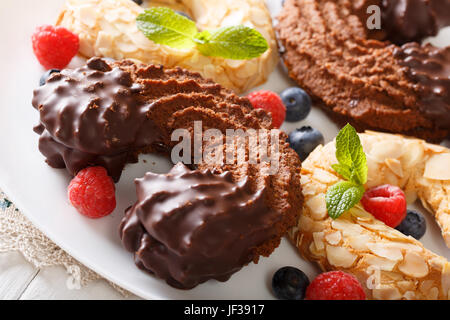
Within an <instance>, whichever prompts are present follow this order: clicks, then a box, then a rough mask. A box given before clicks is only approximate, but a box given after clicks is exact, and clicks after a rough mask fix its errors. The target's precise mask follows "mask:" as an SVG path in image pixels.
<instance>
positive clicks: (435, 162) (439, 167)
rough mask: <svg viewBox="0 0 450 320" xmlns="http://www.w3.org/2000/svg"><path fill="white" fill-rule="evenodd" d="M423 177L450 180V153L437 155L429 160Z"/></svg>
mask: <svg viewBox="0 0 450 320" xmlns="http://www.w3.org/2000/svg"><path fill="white" fill-rule="evenodd" d="M423 176H424V177H425V178H427V179H433V180H450V153H442V154H436V155H434V156H432V157H431V158H430V159H428V161H427V163H426V165H425V173H424V174H423Z"/></svg>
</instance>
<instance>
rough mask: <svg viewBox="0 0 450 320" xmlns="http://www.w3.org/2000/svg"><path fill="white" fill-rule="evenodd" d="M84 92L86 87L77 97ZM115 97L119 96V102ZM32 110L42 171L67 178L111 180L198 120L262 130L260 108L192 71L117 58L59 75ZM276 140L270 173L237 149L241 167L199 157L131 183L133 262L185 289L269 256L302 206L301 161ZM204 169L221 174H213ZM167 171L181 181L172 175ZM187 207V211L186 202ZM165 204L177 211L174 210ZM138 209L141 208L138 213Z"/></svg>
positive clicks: (282, 139)
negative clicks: (190, 166)
mask: <svg viewBox="0 0 450 320" xmlns="http://www.w3.org/2000/svg"><path fill="white" fill-rule="evenodd" d="M92 74H93V75H94V76H92ZM53 77H56V78H53ZM84 77H86V78H87V79H84ZM95 79H100V80H95ZM122 79H125V80H126V81H122ZM129 79H131V81H128V80H129ZM60 87H62V88H63V90H61V89H59V88H60ZM86 87H94V89H95V90H91V89H88V90H87V91H86V90H85V89H84V88H86ZM121 91H123V92H124V93H126V94H124V95H123V96H122V95H121V94H120V92H121ZM68 92H69V93H68ZM86 92H87V93H86ZM91 93H92V96H90V94H91ZM127 97H129V98H127ZM90 101H96V103H97V104H99V106H97V107H95V108H94V109H96V110H94V111H91V110H89V106H90V105H93V104H91V103H90ZM33 104H34V106H35V108H37V109H38V110H39V112H40V114H41V117H40V124H39V125H38V126H36V127H35V132H36V133H38V134H40V146H39V147H40V150H41V151H42V153H43V154H44V155H45V156H46V157H47V162H48V163H49V164H50V165H52V166H53V167H57V168H64V167H66V168H67V170H68V171H69V172H70V173H71V174H76V173H77V171H78V170H80V169H82V168H84V167H86V166H90V165H100V166H104V167H105V168H106V169H107V170H108V172H109V174H110V175H111V176H112V177H113V178H114V179H115V180H116V181H117V180H118V179H119V177H120V174H121V171H122V169H123V167H124V165H125V164H126V163H127V162H130V161H136V159H137V155H138V154H139V153H148V152H163V153H169V152H170V150H171V148H172V147H173V146H174V145H175V144H177V143H178V141H175V142H173V141H171V139H170V137H171V133H172V132H173V130H175V129H179V128H185V129H187V130H188V131H189V132H192V130H193V125H194V121H197V120H202V121H203V129H204V130H206V129H207V128H215V129H219V130H221V131H222V132H223V133H225V130H226V129H244V130H245V129H246V128H254V129H271V128H272V119H271V117H270V115H268V114H267V113H266V112H265V111H264V110H261V109H258V110H254V109H253V108H252V106H251V103H250V101H249V100H248V99H247V98H243V97H239V96H237V95H236V94H234V93H233V92H232V91H230V90H228V89H225V88H223V87H221V86H220V85H218V84H216V83H214V82H212V81H211V80H207V79H204V78H202V77H201V76H200V75H199V74H198V73H191V72H189V71H187V70H183V69H180V68H175V69H164V68H163V67H162V66H156V65H139V66H138V65H136V64H135V63H133V62H131V61H127V60H123V61H118V62H114V63H113V62H105V61H104V60H103V59H93V60H90V61H89V63H88V65H87V66H86V67H83V68H81V69H77V70H73V71H70V70H64V71H63V72H62V75H61V76H57V75H54V76H52V78H50V79H49V82H48V83H47V84H46V85H44V86H43V87H42V88H40V89H38V90H36V91H35V95H34V98H33ZM112 106H113V107H112ZM112 109H114V110H112ZM66 110H68V111H66ZM117 110H119V112H117ZM120 111H124V112H120ZM64 112H66V113H67V114H68V115H65V113H64ZM86 114H88V115H90V116H89V117H87V116H86ZM106 114H107V115H109V117H106V116H104V115H106ZM124 114H125V116H124ZM121 121H123V123H122V122H121ZM81 123H82V124H84V125H83V126H80V124H81ZM110 128H114V129H113V132H111V131H110V130H111V129H110ZM126 130H129V132H126ZM141 135H142V136H141ZM80 137H82V138H83V139H80ZM114 138H119V139H114ZM286 139H287V136H286V134H285V133H281V134H280V136H279V155H280V158H279V170H278V172H276V173H275V174H273V175H270V174H269V173H268V170H267V169H268V168H267V166H266V163H257V164H252V163H249V162H248V161H246V159H248V158H247V157H248V154H249V147H248V146H247V147H246V150H245V154H243V155H242V154H241V155H239V157H241V160H242V159H243V160H244V161H242V162H239V161H236V162H234V163H231V164H224V165H219V164H217V165H214V166H213V165H212V164H208V162H207V161H204V162H201V163H199V164H197V165H196V169H197V170H201V172H197V173H196V172H193V173H190V172H184V171H186V169H185V168H183V169H182V172H184V173H180V172H178V171H177V170H181V169H174V171H173V172H172V178H170V177H169V176H167V177H166V176H158V175H151V174H150V175H147V176H146V177H145V178H143V179H142V181H141V182H138V183H137V188H138V191H139V195H138V198H139V199H140V200H139V201H138V203H136V205H135V206H133V208H132V209H129V210H127V215H126V218H125V219H124V222H123V223H122V227H121V236H122V237H123V243H124V245H125V247H126V248H127V249H128V250H130V251H132V252H135V262H136V264H137V266H138V267H139V268H142V269H144V270H146V271H149V272H153V271H154V272H155V273H156V274H157V275H159V276H161V277H163V278H165V279H167V281H168V282H169V283H170V284H172V285H174V286H177V287H185V288H187V287H192V286H195V285H196V284H198V283H200V282H203V281H206V280H207V279H210V278H214V279H218V280H226V279H227V278H228V277H229V276H230V275H231V274H232V273H233V272H235V271H237V270H238V269H239V268H241V267H242V266H243V265H245V264H247V263H248V262H250V261H255V262H256V261H257V259H258V257H259V256H269V255H270V254H271V253H272V252H273V250H274V249H275V248H276V247H277V246H278V245H279V243H280V239H281V237H282V236H283V235H284V234H285V233H286V232H287V230H288V229H289V228H291V227H292V226H293V225H295V224H296V222H297V219H298V215H299V213H300V212H301V207H302V204H303V198H302V193H301V185H300V169H301V162H300V160H299V158H298V156H297V154H296V153H295V151H293V150H292V149H291V148H290V147H289V144H288V143H287V142H286ZM97 144H98V146H97ZM206 144H207V143H205V145H206ZM201 147H204V146H201ZM236 152H237V151H236ZM204 170H214V172H217V173H218V174H219V173H221V172H222V173H223V172H225V171H228V172H229V173H226V174H223V175H222V176H221V175H218V176H214V175H212V174H211V173H210V172H209V173H208V172H205V171H204ZM176 172H178V173H176ZM175 174H177V175H179V176H181V177H180V178H177V179H174V178H173V176H174V175H175ZM230 175H231V177H230ZM147 177H148V178H147ZM147 180H149V181H147ZM150 180H151V181H150ZM155 181H157V182H158V183H155ZM160 181H162V183H159V182H160ZM217 181H219V182H220V183H219V185H220V186H219V187H218V188H217V189H214V185H211V184H214V183H215V182H217ZM233 181H234V182H238V183H237V184H236V183H234V182H233ZM195 182H199V183H197V184H195ZM205 186H207V189H205ZM158 188H159V189H158ZM155 190H156V191H155ZM173 192H179V196H177V197H175V196H174V195H173ZM222 193H226V194H225V195H223V196H222ZM158 194H159V196H158ZM227 194H229V195H227ZM161 197H162V198H161ZM164 197H167V199H170V202H168V201H166V200H165V199H164ZM227 197H228V198H227ZM146 199H149V201H147V200H146ZM150 199H153V200H150ZM225 199H228V200H229V201H228V202H227V203H225V202H224V201H225ZM152 201H154V202H155V204H154V205H153V204H151V202H152ZM189 201H190V203H192V204H193V206H188V205H187V203H188V202H189ZM141 202H142V207H141V206H140V205H139V204H140V203H141ZM161 204H163V205H164V206H160V205H161ZM173 205H179V206H180V208H182V209H180V210H181V211H182V212H179V210H178V211H177V210H175V207H173ZM146 206H150V207H151V208H148V209H149V210H146V209H147V207H146ZM171 206H172V207H171ZM208 206H209V207H208ZM209 209H211V210H209ZM222 209H224V210H225V211H223V210H222ZM158 210H159V211H158ZM139 212H141V213H139ZM158 212H159V213H158ZM174 212H175V214H174V215H173V213H174ZM158 214H160V218H158ZM185 218H186V219H185ZM155 219H156V220H155ZM158 219H160V220H158ZM155 221H157V223H156V222H155ZM158 221H159V222H158ZM169 222H170V225H171V226H168V224H167V223H169ZM195 222H198V223H204V225H203V226H199V225H197V224H195ZM192 223H193V224H192ZM227 226H228V227H227ZM183 235H184V236H183ZM219 236H220V237H219ZM185 240H188V241H190V242H191V244H192V247H190V246H189V245H187V244H186V241H185ZM224 246H227V248H226V249H227V250H225V247H224ZM246 246H247V248H246ZM205 262H208V263H205ZM186 268H188V269H186Z"/></svg>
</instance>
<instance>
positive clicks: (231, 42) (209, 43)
mask: <svg viewBox="0 0 450 320" xmlns="http://www.w3.org/2000/svg"><path fill="white" fill-rule="evenodd" d="M195 41H196V43H197V49H198V50H199V51H200V52H201V53H202V54H203V55H205V56H210V57H222V58H225V59H236V60H242V59H253V58H256V57H259V56H260V55H261V54H263V53H264V52H266V50H267V49H268V48H269V45H268V44H267V41H266V39H265V38H264V37H263V36H262V35H261V34H260V33H259V32H258V31H256V30H255V29H252V28H249V27H246V26H242V25H240V26H234V27H224V28H220V29H217V30H215V31H203V32H200V33H199V34H197V35H196V36H195Z"/></svg>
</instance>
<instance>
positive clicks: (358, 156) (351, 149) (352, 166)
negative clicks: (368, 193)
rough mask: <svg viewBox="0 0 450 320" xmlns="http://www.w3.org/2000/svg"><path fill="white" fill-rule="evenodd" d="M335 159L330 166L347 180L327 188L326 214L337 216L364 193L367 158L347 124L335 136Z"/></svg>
mask: <svg viewBox="0 0 450 320" xmlns="http://www.w3.org/2000/svg"><path fill="white" fill-rule="evenodd" d="M336 159H337V160H338V162H339V163H337V164H333V165H332V166H331V167H332V168H333V169H334V170H335V171H336V172H337V173H339V174H340V175H341V176H342V177H343V178H345V179H347V180H348V181H341V182H338V183H336V184H335V185H333V186H331V187H330V188H329V189H328V190H327V194H326V196H325V201H326V205H327V210H328V215H329V216H330V217H331V218H333V219H337V218H339V217H340V216H341V215H342V214H343V213H344V212H345V211H348V210H349V209H351V208H353V207H354V206H355V205H356V204H357V203H358V202H359V201H361V198H362V197H363V195H364V191H365V190H364V186H363V185H364V184H365V183H366V182H367V171H368V168H367V159H366V155H365V153H364V151H363V147H362V145H361V140H360V139H359V136H358V134H357V133H356V130H355V128H353V127H352V126H351V125H350V124H347V125H346V126H345V127H344V128H342V130H341V131H339V134H338V135H337V137H336Z"/></svg>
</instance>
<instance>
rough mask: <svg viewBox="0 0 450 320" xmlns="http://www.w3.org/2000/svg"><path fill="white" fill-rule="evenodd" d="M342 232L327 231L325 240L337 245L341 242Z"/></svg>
mask: <svg viewBox="0 0 450 320" xmlns="http://www.w3.org/2000/svg"><path fill="white" fill-rule="evenodd" d="M341 239H342V234H341V233H340V232H339V231H336V232H333V233H329V234H327V235H326V236H325V240H327V242H328V243H329V244H331V245H338V244H339V242H341Z"/></svg>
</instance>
